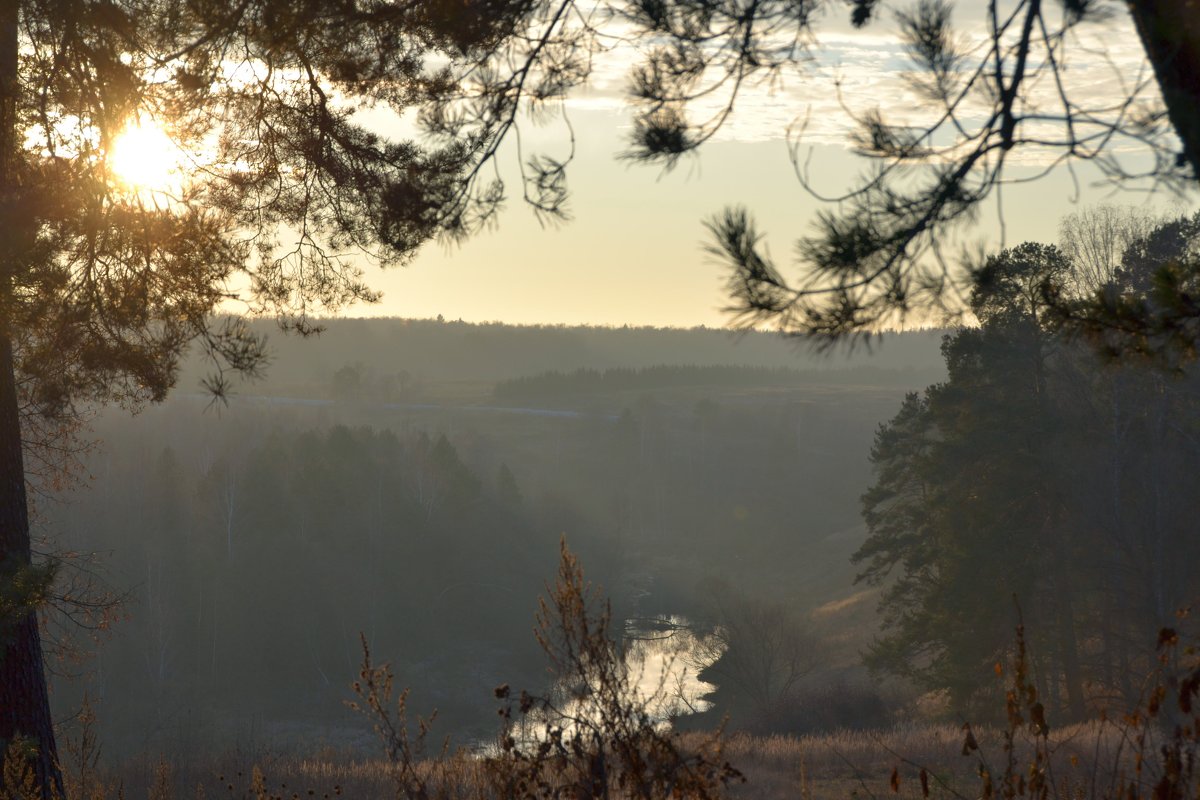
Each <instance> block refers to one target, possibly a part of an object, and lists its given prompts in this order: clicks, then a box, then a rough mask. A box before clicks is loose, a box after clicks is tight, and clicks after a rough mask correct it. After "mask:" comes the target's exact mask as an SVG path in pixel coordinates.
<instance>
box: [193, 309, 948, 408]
mask: <svg viewBox="0 0 1200 800" xmlns="http://www.w3.org/2000/svg"><path fill="white" fill-rule="evenodd" d="M323 324H324V325H325V327H326V330H325V332H324V333H322V334H321V335H320V336H319V337H309V338H307V339H302V338H301V337H297V336H285V335H282V334H280V332H279V330H278V328H277V327H276V326H275V325H274V324H273V323H272V322H270V321H269V320H256V321H253V322H252V323H251V325H252V328H253V330H254V331H255V332H256V333H258V334H261V335H263V336H267V337H269V338H270V349H271V351H272V356H273V357H272V361H271V365H270V367H269V368H268V369H267V370H266V374H265V375H264V376H263V378H262V379H261V380H260V381H257V382H255V384H254V388H253V391H254V392H255V393H259V394H294V393H298V392H304V391H307V390H308V389H311V388H314V387H319V388H320V389H321V390H322V391H323V390H324V389H325V388H326V387H328V386H329V385H330V381H331V380H332V376H333V375H334V374H335V373H336V372H337V371H338V370H340V369H342V368H343V367H344V366H346V365H347V364H357V363H362V364H366V365H368V366H369V367H370V368H371V369H372V370H374V371H375V373H376V374H378V375H399V374H407V375H408V376H410V377H411V379H412V380H413V381H414V382H415V383H419V384H422V385H428V384H430V383H436V382H439V381H487V382H492V381H501V380H507V379H509V378H511V377H513V376H516V375H536V374H538V373H541V372H544V371H546V370H559V371H564V372H565V371H569V370H573V369H576V368H577V367H587V368H590V369H597V370H602V369H611V368H614V367H639V368H646V367H652V366H654V365H655V364H726V365H746V366H757V367H781V368H784V369H801V370H805V369H813V370H817V371H820V370H842V369H852V368H857V367H863V366H871V367H879V368H883V369H894V370H906V369H918V370H936V371H938V377H936V378H930V379H925V380H923V381H917V382H914V384H913V387H914V388H915V387H916V386H919V385H924V384H926V383H930V382H931V381H932V380H940V379H941V376H944V374H945V372H944V366H943V364H942V359H941V350H940V348H941V337H942V334H943V333H944V332H943V331H911V332H907V333H886V334H881V335H880V337H879V338H878V339H877V340H875V341H874V342H873V343H872V346H871V347H870V348H867V347H858V348H855V349H854V350H853V351H844V350H838V351H836V352H834V353H830V354H821V353H813V352H811V351H809V350H808V349H806V348H805V347H804V346H803V345H802V344H801V343H799V342H797V341H796V340H793V339H788V338H785V337H783V336H780V335H779V334H777V333H768V332H758V331H750V332H742V333H738V334H734V333H732V332H730V331H728V330H722V329H717V328H691V329H680V328H603V327H582V326H580V327H565V326H520V325H503V324H500V323H479V324H476V323H469V322H452V321H449V320H447V321H444V322H439V321H436V320H410V319H334V320H325V321H324V322H323ZM209 369H210V365H209V364H208V363H207V362H205V361H204V359H203V358H200V357H199V356H198V355H197V357H195V358H193V359H191V360H190V361H189V362H188V364H186V365H185V366H184V369H183V371H182V373H181V375H180V380H179V387H180V388H181V389H182V390H184V391H195V389H196V387H198V386H199V385H200V382H201V379H202V378H203V377H204V376H205V375H207V374H208V371H209Z"/></svg>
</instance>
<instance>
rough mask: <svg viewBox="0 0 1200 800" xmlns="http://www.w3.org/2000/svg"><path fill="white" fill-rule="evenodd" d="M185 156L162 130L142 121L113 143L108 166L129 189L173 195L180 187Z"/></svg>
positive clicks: (133, 125)
mask: <svg viewBox="0 0 1200 800" xmlns="http://www.w3.org/2000/svg"><path fill="white" fill-rule="evenodd" d="M182 157H183V153H182V151H180V149H179V146H178V145H177V144H175V142H173V141H172V140H171V137H170V136H168V135H167V134H166V132H165V131H163V129H162V128H160V127H158V126H157V125H155V124H154V123H153V122H150V121H147V120H141V121H139V122H136V123H133V124H131V125H129V127H127V128H125V130H123V131H121V133H119V134H117V136H116V138H115V139H114V140H113V144H112V149H111V150H110V152H109V155H108V165H109V168H110V169H111V170H112V172H113V174H114V175H115V176H116V178H117V180H119V181H120V182H121V183H122V184H124V185H125V187H126V188H128V189H132V190H134V191H137V192H163V193H172V192H174V191H175V190H176V189H177V188H178V186H179V183H180V181H179V177H180V173H181V167H182V164H181V162H182Z"/></svg>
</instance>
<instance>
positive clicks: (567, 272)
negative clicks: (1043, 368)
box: [350, 8, 1180, 326]
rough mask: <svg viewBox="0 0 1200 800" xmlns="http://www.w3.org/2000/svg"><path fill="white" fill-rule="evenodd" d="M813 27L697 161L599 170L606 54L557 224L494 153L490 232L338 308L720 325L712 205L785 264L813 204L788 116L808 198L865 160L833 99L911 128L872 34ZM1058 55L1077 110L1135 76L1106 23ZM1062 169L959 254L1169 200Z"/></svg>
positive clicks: (1122, 37) (432, 254) (376, 280)
mask: <svg viewBox="0 0 1200 800" xmlns="http://www.w3.org/2000/svg"><path fill="white" fill-rule="evenodd" d="M839 10H840V8H839ZM838 16H843V15H838ZM827 21H828V22H830V23H832V24H828V25H821V26H819V31H818V38H819V43H818V45H817V46H816V47H815V48H814V49H813V55H814V57H815V61H814V62H812V63H809V64H806V65H803V66H802V67H801V68H799V69H798V70H797V71H795V72H794V73H792V74H788V75H784V76H782V78H781V80H780V81H778V82H776V83H775V84H773V85H769V86H752V87H750V88H749V89H748V90H746V91H745V92H744V94H743V95H742V97H741V99H740V100H739V102H738V105H737V112H736V114H735V116H734V118H733V120H732V121H731V122H730V123H729V124H727V125H726V126H725V127H724V129H723V130H722V131H721V132H720V133H719V134H718V136H717V137H716V138H715V139H714V141H712V142H710V143H709V144H708V145H706V147H705V148H704V149H703V150H702V151H701V154H700V156H699V157H698V158H694V159H690V160H685V161H684V162H682V163H681V164H680V166H679V167H677V168H676V169H675V170H674V171H673V172H670V173H666V174H664V173H662V172H661V171H660V170H658V169H657V168H648V167H644V166H633V165H629V164H627V163H625V162H622V161H619V160H618V159H617V155H618V154H619V153H620V152H621V151H622V150H623V149H624V148H625V142H624V137H625V136H626V135H627V132H628V130H629V127H630V123H629V118H628V116H627V114H626V111H625V108H624V100H623V97H622V90H623V87H624V85H625V80H626V74H627V66H628V63H629V61H628V59H629V56H628V55H627V54H625V55H622V54H617V57H613V58H610V59H608V61H606V62H604V63H603V64H602V65H601V66H600V68H599V69H598V70H597V72H596V74H595V75H594V76H593V79H592V81H591V83H590V85H589V87H588V91H586V92H584V93H582V94H580V95H578V96H577V97H575V98H573V99H571V100H570V101H569V103H568V105H569V109H568V110H569V115H570V118H571V122H572V125H573V128H574V131H575V136H576V147H577V154H576V160H575V162H574V164H573V165H572V168H571V172H570V184H571V190H572V198H571V204H570V210H571V212H572V216H573V219H572V221H571V222H569V223H567V224H565V225H561V226H553V227H550V228H546V229H543V228H541V227H540V226H539V224H538V222H537V220H536V219H535V218H534V217H533V215H532V214H531V213H530V212H529V211H528V210H527V209H526V208H524V207H523V204H522V203H521V201H520V194H519V193H520V186H519V181H518V180H517V178H516V174H515V173H516V167H515V163H516V162H515V158H513V157H512V156H513V154H512V153H511V152H510V153H509V154H508V158H506V159H505V163H504V164H503V169H502V171H503V172H504V174H505V177H506V179H507V180H508V181H509V194H510V198H511V199H510V201H509V203H508V208H507V209H506V210H505V211H504V212H503V213H502V214H501V216H500V219H499V224H498V226H497V227H496V229H495V230H492V231H489V232H486V233H484V234H482V235H480V236H478V237H476V238H475V239H473V240H471V241H469V242H467V243H466V244H465V245H463V246H461V247H455V248H450V249H447V248H446V247H444V246H441V245H438V244H432V245H429V246H427V247H426V249H425V250H424V251H423V252H422V253H421V254H420V255H419V256H418V257H417V258H416V260H415V261H414V262H413V263H412V264H411V265H410V266H409V267H407V268H405V269H401V270H393V271H389V272H385V273H379V272H378V271H372V272H371V273H370V276H369V277H370V281H371V283H372V285H373V286H375V287H377V288H380V289H382V290H383V291H384V293H385V294H384V299H383V301H382V302H381V303H379V304H378V305H375V306H370V307H367V306H359V307H357V308H355V309H352V310H351V311H350V313H352V314H357V315H372V316H373V315H401V316H413V317H434V316H437V315H438V314H442V315H444V316H445V317H446V318H447V319H458V318H462V319H465V320H469V321H486V320H500V321H504V322H512V323H568V324H577V323H592V324H607V325H622V324H631V325H634V324H651V325H672V326H692V325H699V324H704V325H709V326H720V325H723V324H725V323H726V322H727V321H728V316H727V315H726V314H724V313H723V312H722V310H721V309H722V308H723V306H724V305H725V302H726V300H725V294H724V290H723V282H724V272H723V269H722V268H721V267H720V265H718V264H716V263H714V262H713V259H712V258H711V257H710V256H708V255H706V254H705V253H704V252H703V250H702V244H703V241H704V230H703V227H702V222H703V220H704V219H706V218H708V217H710V216H711V215H712V214H714V213H717V212H719V211H720V210H721V209H722V208H724V207H725V206H727V205H730V204H744V205H746V206H748V207H750V208H751V209H752V210H753V211H754V213H755V214H756V216H757V218H758V221H759V223H760V227H762V228H763V229H765V230H766V231H767V232H768V234H769V237H770V238H769V241H770V247H771V251H772V252H773V253H774V254H775V255H776V257H777V260H778V261H780V262H781V263H788V261H789V255H790V252H791V248H792V243H793V241H794V240H795V238H796V237H797V236H798V235H801V234H803V233H805V232H806V231H807V229H808V225H809V222H810V220H811V219H812V218H813V216H814V214H815V213H816V211H817V210H818V209H819V208H821V207H822V206H821V204H820V203H819V202H818V201H816V200H815V199H814V198H813V197H811V196H810V195H809V194H807V193H806V192H805V191H804V190H803V189H802V188H801V187H800V185H799V183H798V182H797V181H796V178H795V175H794V173H793V166H792V163H791V160H790V158H789V140H788V131H789V127H792V129H793V133H795V130H796V128H795V123H797V122H798V120H801V119H805V120H807V123H806V125H805V127H804V131H803V138H802V140H801V142H800V148H801V149H800V152H801V153H802V154H803V155H804V156H805V157H806V163H807V164H808V168H809V170H810V177H811V178H812V179H813V181H814V183H815V185H816V186H817V187H818V188H819V189H820V190H821V191H824V192H827V193H828V194H838V193H841V192H842V191H844V190H845V189H846V188H848V187H849V186H850V185H851V184H852V182H853V180H854V177H855V176H856V175H860V174H861V173H862V172H863V170H864V169H865V168H866V166H867V165H866V162H865V161H863V160H862V159H858V158H856V157H855V156H853V155H852V154H851V153H849V152H848V151H847V149H846V148H845V146H844V145H843V142H844V141H845V137H846V133H847V131H848V129H849V120H848V118H847V116H846V114H845V112H844V110H843V108H842V104H843V103H844V104H845V105H846V106H847V107H849V108H851V109H854V110H855V111H866V110H869V109H871V108H874V107H877V106H881V107H882V109H883V111H884V112H885V114H887V115H888V116H889V117H890V118H893V119H894V120H895V121H897V122H907V121H911V122H919V121H920V120H922V119H924V113H923V109H922V108H921V104H920V101H919V98H918V96H917V95H916V94H915V93H914V92H913V91H912V89H911V88H910V87H909V86H908V85H907V83H906V81H905V71H906V70H907V69H909V63H908V61H907V59H906V57H905V55H904V53H903V52H902V51H901V49H900V47H899V45H898V44H897V42H896V40H895V39H894V38H892V37H891V36H889V35H888V33H889V31H890V26H886V25H884V26H876V27H874V28H871V29H869V30H867V31H865V32H856V31H852V30H850V29H848V27H847V26H845V25H842V24H839V23H837V22H835V21H834V20H832V19H830V20H827ZM963 28H964V32H965V31H966V28H967V26H966V25H965V24H964V26H963ZM964 35H965V34H964ZM1068 53H1069V55H1070V60H1069V65H1068V66H1069V72H1068V74H1069V75H1071V76H1072V80H1073V82H1074V84H1073V86H1072V90H1073V91H1074V92H1075V95H1074V96H1075V98H1076V99H1077V100H1082V99H1085V98H1095V99H1096V101H1097V102H1108V101H1111V100H1112V99H1113V98H1114V97H1119V96H1122V95H1123V89H1122V85H1121V84H1122V81H1127V82H1133V81H1136V80H1138V78H1139V76H1142V75H1144V73H1143V72H1142V70H1145V69H1147V67H1146V66H1145V63H1144V59H1143V57H1142V51H1141V48H1140V45H1139V44H1138V41H1137V38H1136V36H1135V34H1134V32H1133V30H1132V27H1131V25H1130V24H1129V22H1128V20H1127V19H1126V17H1125V15H1124V14H1123V13H1121V14H1120V15H1119V16H1118V17H1117V18H1115V19H1113V20H1112V21H1110V22H1107V23H1104V24H1094V25H1089V26H1086V27H1085V29H1084V30H1083V31H1082V32H1081V34H1080V37H1079V40H1078V41H1076V42H1074V43H1073V46H1072V47H1071V49H1070V50H1069V51H1068ZM1101 54H1102V55H1101ZM835 77H836V78H837V79H838V81H839V82H840V86H841V97H840V98H839V97H838V94H837V92H836V91H835V90H834V78H835ZM1076 87H1078V88H1076ZM1035 89H1036V91H1035V94H1034V95H1033V101H1034V102H1035V103H1036V102H1038V101H1039V100H1040V99H1047V100H1049V99H1050V98H1051V96H1050V95H1049V94H1048V92H1050V91H1051V89H1052V87H1049V86H1040V87H1035ZM700 111H702V109H701V110H700ZM697 116H699V111H698V114H697ZM523 135H524V137H525V138H524V142H523V145H524V148H525V150H526V151H527V152H528V151H529V150H532V149H534V148H536V147H537V146H539V145H540V146H542V147H544V148H545V149H546V151H547V152H549V153H551V154H556V155H560V156H561V155H564V154H565V151H566V148H567V141H568V139H567V136H566V129H565V127H564V126H563V125H562V124H561V122H554V121H552V122H551V123H549V124H548V125H547V126H546V127H544V128H540V129H539V128H533V127H532V126H531V125H526V126H525V128H524V129H523ZM1022 158H1023V161H1022V162H1020V164H1019V165H1018V166H1017V167H1016V168H1014V169H1013V170H1012V171H1011V175H1012V176H1013V177H1016V176H1018V175H1020V174H1021V171H1022V170H1023V171H1024V172H1025V174H1027V175H1029V174H1033V173H1034V172H1035V171H1036V170H1037V169H1038V167H1039V165H1040V164H1041V163H1044V161H1045V157H1044V154H1037V153H1035V152H1029V153H1027V154H1024V155H1023V156H1022ZM1076 176H1077V178H1078V182H1077V183H1076V182H1075V181H1073V179H1072V177H1071V175H1070V174H1069V173H1068V172H1067V171H1066V170H1065V169H1060V170H1058V171H1056V172H1055V173H1054V174H1052V175H1051V176H1049V177H1048V178H1045V179H1043V180H1040V181H1038V182H1036V183H1032V184H1026V185H1018V186H1011V187H1006V188H1005V190H1004V192H1003V223H1004V224H1003V226H1002V224H1001V215H1000V214H999V213H998V209H997V207H996V206H995V204H993V205H992V206H991V207H990V208H989V209H988V211H987V213H985V214H984V215H983V217H982V218H981V220H980V222H979V224H978V226H976V227H975V228H974V229H972V230H971V231H970V232H969V238H968V239H967V240H966V241H964V242H963V243H964V244H967V243H975V242H981V241H985V242H987V243H988V244H989V245H992V246H995V245H997V244H999V243H1000V242H1001V241H1002V236H1001V231H1002V230H1003V231H1004V239H1003V241H1005V242H1006V243H1007V244H1010V245H1011V244H1017V243H1019V242H1021V241H1025V240H1039V241H1050V242H1052V241H1055V240H1056V239H1057V228H1058V221H1059V219H1060V217H1061V216H1062V215H1064V214H1065V213H1068V212H1069V211H1071V210H1072V208H1074V207H1075V206H1074V205H1073V203H1078V204H1082V205H1087V204H1092V203H1098V202H1111V203H1118V204H1137V205H1144V204H1147V203H1151V204H1154V205H1157V206H1158V207H1160V208H1161V209H1162V210H1164V211H1165V210H1167V209H1169V208H1171V207H1173V206H1175V205H1177V204H1178V203H1179V202H1180V201H1179V200H1178V199H1177V198H1174V197H1172V196H1170V195H1169V194H1166V193H1159V194H1156V195H1153V196H1151V197H1149V198H1148V197H1147V196H1145V195H1144V194H1139V193H1134V192H1128V191H1116V190H1115V189H1114V187H1112V186H1111V185H1109V184H1106V183H1103V182H1101V181H1100V176H1099V174H1098V172H1096V171H1094V170H1091V169H1090V168H1088V167H1086V166H1084V167H1081V168H1078V169H1077V170H1076ZM1077 189H1078V191H1077Z"/></svg>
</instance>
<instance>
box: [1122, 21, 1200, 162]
mask: <svg viewBox="0 0 1200 800" xmlns="http://www.w3.org/2000/svg"><path fill="white" fill-rule="evenodd" d="M1129 13H1130V14H1131V15H1132V17H1133V22H1134V25H1136V26H1137V32H1138V36H1139V37H1140V38H1141V40H1142V46H1143V47H1144V48H1145V50H1146V55H1147V56H1149V58H1150V64H1151V65H1152V66H1153V67H1154V77H1155V78H1157V79H1158V87H1159V89H1160V90H1161V91H1162V96H1163V101H1164V102H1165V103H1166V105H1167V114H1168V115H1169V117H1170V119H1171V125H1172V126H1173V127H1174V128H1175V132H1176V133H1178V134H1179V138H1180V139H1182V140H1183V152H1182V153H1181V159H1180V160H1181V161H1182V162H1183V163H1186V164H1188V165H1189V166H1191V168H1192V178H1193V179H1200V8H1197V6H1196V3H1195V2H1194V0H1130V2H1129Z"/></svg>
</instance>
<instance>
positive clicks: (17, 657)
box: [0, 334, 63, 800]
mask: <svg viewBox="0 0 1200 800" xmlns="http://www.w3.org/2000/svg"><path fill="white" fill-rule="evenodd" d="M31 565H32V552H31V549H30V543H29V517H28V513H27V510H26V506H25V470H24V464H23V459H22V455H21V423H20V419H19V417H18V415H17V392H16V381H15V380H14V375H13V353H12V342H11V341H10V339H9V338H8V337H7V336H3V335H2V334H0V580H4V581H11V580H12V579H13V577H14V576H15V575H17V574H18V573H19V572H23V571H26V570H28V569H29V568H30V566H31ZM0 645H2V646H3V654H2V655H0V742H4V743H8V742H12V741H13V740H14V739H18V738H20V739H26V740H32V741H33V743H34V744H36V745H37V754H36V756H35V757H34V758H33V760H32V762H31V764H30V766H31V767H32V768H33V770H34V776H35V781H36V783H37V785H38V787H39V788H40V790H41V795H42V797H43V798H46V799H47V800H49V798H52V797H55V796H57V797H62V796H63V787H62V776H61V774H60V772H59V769H58V751H57V749H56V747H55V744H54V724H53V721H52V719H51V717H50V698H49V696H48V693H47V691H46V672H45V666H44V664H43V663H42V641H41V636H40V635H39V632H38V623H37V612H36V611H33V610H30V611H28V612H26V613H25V614H24V615H23V616H22V617H21V618H20V619H19V620H17V621H16V624H15V625H14V626H13V628H12V634H11V638H9V639H8V640H7V641H5V642H3V643H0Z"/></svg>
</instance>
